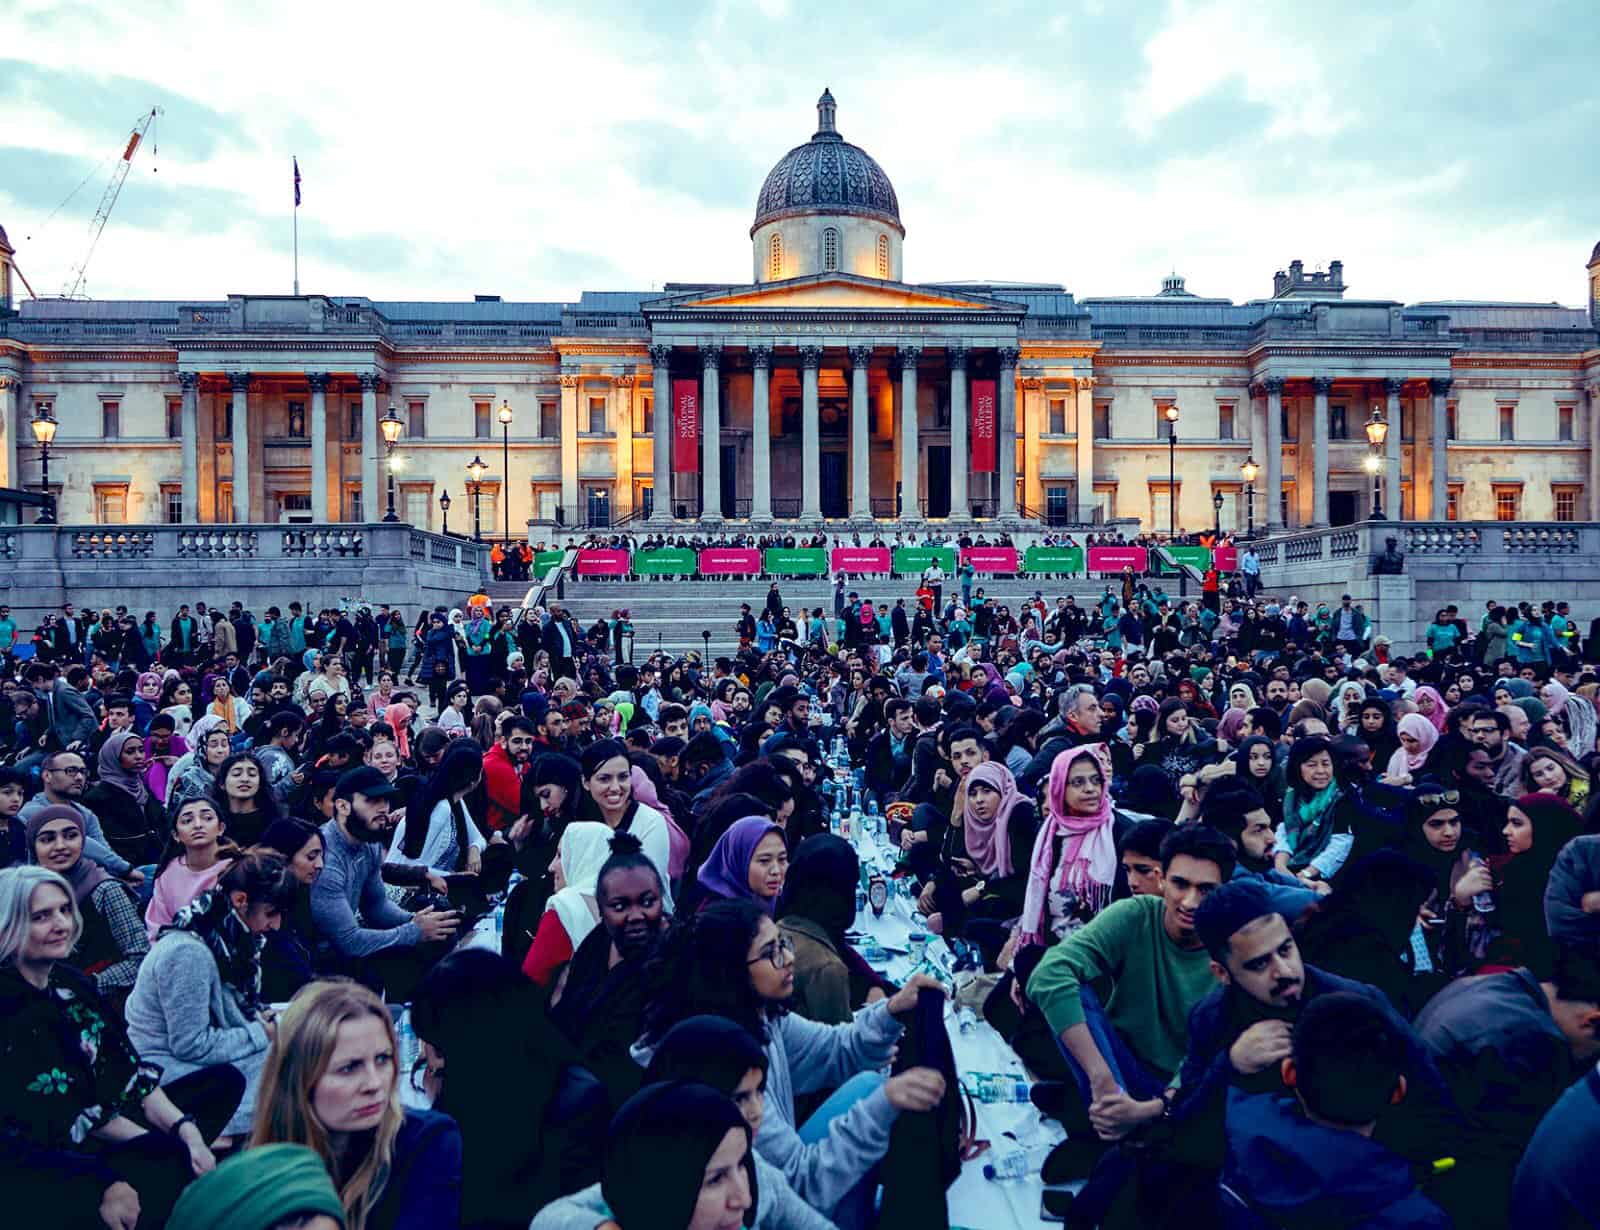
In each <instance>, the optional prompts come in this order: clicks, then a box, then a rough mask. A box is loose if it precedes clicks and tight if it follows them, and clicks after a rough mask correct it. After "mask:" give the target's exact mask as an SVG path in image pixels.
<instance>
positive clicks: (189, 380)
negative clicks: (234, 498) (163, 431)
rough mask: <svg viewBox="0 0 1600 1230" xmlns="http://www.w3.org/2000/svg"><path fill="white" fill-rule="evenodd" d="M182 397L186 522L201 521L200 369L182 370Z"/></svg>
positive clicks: (181, 468)
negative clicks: (193, 370)
mask: <svg viewBox="0 0 1600 1230" xmlns="http://www.w3.org/2000/svg"><path fill="white" fill-rule="evenodd" d="M178 390H179V395H180V398H181V401H180V404H179V408H178V426H179V435H180V436H181V437H182V443H181V445H180V450H179V451H180V457H179V475H180V481H181V482H182V483H183V523H184V524H185V525H199V524H200V373H199V372H187V371H181V372H179V373H178Z"/></svg>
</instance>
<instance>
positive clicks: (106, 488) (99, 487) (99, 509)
mask: <svg viewBox="0 0 1600 1230" xmlns="http://www.w3.org/2000/svg"><path fill="white" fill-rule="evenodd" d="M94 519H95V523H96V524H98V525H126V524H127V523H128V489H127V487H125V486H112V485H110V484H102V483H96V484H95V488H94Z"/></svg>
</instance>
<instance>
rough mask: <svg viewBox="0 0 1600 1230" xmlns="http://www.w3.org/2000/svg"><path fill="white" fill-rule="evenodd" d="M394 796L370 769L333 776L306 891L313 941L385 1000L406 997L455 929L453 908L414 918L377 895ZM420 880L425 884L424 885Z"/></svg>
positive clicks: (397, 793)
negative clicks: (318, 861)
mask: <svg viewBox="0 0 1600 1230" xmlns="http://www.w3.org/2000/svg"><path fill="white" fill-rule="evenodd" d="M399 797H402V792H401V790H400V789H399V787H398V786H396V785H395V784H394V783H392V782H390V781H389V779H388V778H386V777H384V775H383V774H382V773H380V772H379V771H378V770H377V769H374V768H372V767H371V766H370V765H363V766H361V767H360V768H356V769H351V770H349V771H348V772H346V773H345V774H343V775H342V776H341V777H340V778H339V782H338V785H337V786H335V787H334V793H333V809H334V810H333V819H332V820H329V821H328V822H327V823H326V824H324V825H323V826H322V841H323V846H324V855H323V859H324V862H323V866H322V874H321V875H320V876H318V877H317V879H316V882H315V883H314V884H313V885H312V886H311V917H312V920H313V922H314V923H315V924H316V928H317V933H318V935H319V936H320V938H321V939H322V940H323V941H324V942H326V943H328V944H330V945H332V947H333V949H334V951H335V952H336V953H338V955H339V956H340V957H341V958H343V959H344V960H345V961H346V962H348V963H349V964H351V965H352V966H354V967H356V968H358V969H361V970H363V971H364V972H365V973H366V974H367V975H368V976H369V979H370V980H374V981H378V982H380V983H381V985H382V986H383V988H384V989H385V990H386V991H387V992H388V995H389V998H390V999H392V1000H403V999H407V998H409V997H410V990H411V988H412V987H414V986H415V985H416V983H417V981H418V980H419V979H420V978H421V976H422V974H423V973H424V972H425V971H426V969H427V967H428V966H429V965H431V964H432V963H433V961H434V960H436V959H437V957H438V956H440V955H442V951H443V945H442V944H441V943H440V941H445V940H449V939H451V938H452V937H453V936H454V935H455V933H456V929H457V928H458V927H459V926H460V925H461V918H460V915H459V914H458V913H456V912H455V911H454V910H437V909H434V908H432V907H431V906H430V907H428V908H427V909H422V910H418V911H417V912H416V913H415V914H412V913H408V912H407V911H405V910H402V909H401V908H400V907H399V906H398V905H396V904H395V903H394V902H393V901H391V900H390V899H389V895H388V894H387V893H386V892H385V891H384V887H383V884H384V881H383V876H382V872H383V855H384V849H385V847H386V846H387V844H388V841H389V837H390V834H391V833H392V832H393V830H394V824H395V822H394V818H393V817H392V816H390V814H389V805H390V803H391V802H392V801H393V800H394V799H396V798H399ZM389 871H390V879H391V881H394V879H395V873H396V872H397V871H398V872H400V873H401V874H402V875H403V874H405V873H406V872H407V871H411V872H414V873H415V874H416V875H417V877H418V885H419V886H420V885H421V884H422V883H424V882H427V883H430V884H432V886H433V887H434V889H435V891H439V890H440V889H442V888H443V885H442V884H441V883H437V882H436V881H437V877H436V876H430V875H428V869H427V868H425V867H418V868H401V867H398V866H395V867H391V868H390V869H389ZM424 877H426V879H424Z"/></svg>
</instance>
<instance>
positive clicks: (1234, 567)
mask: <svg viewBox="0 0 1600 1230" xmlns="http://www.w3.org/2000/svg"><path fill="white" fill-rule="evenodd" d="M1211 563H1212V565H1213V566H1214V567H1215V568H1216V570H1217V571H1218V572H1238V571H1239V548H1238V547H1212V548H1211Z"/></svg>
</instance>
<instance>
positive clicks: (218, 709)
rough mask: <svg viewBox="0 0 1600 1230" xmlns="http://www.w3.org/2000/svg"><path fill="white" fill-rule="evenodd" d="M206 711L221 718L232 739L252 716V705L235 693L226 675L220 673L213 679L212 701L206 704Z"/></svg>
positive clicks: (223, 726)
mask: <svg viewBox="0 0 1600 1230" xmlns="http://www.w3.org/2000/svg"><path fill="white" fill-rule="evenodd" d="M206 712H207V713H208V714H210V715H211V716H212V717H215V718H220V719H221V721H222V728H223V729H224V730H226V731H227V732H228V737H229V738H230V739H231V738H232V737H233V736H234V735H237V734H238V733H240V731H242V730H243V729H244V724H245V720H246V719H247V718H248V717H249V716H250V705H249V702H248V701H245V700H242V699H240V698H239V697H237V696H235V695H234V694H233V688H232V687H231V686H230V685H229V683H228V680H227V678H226V677H225V676H223V675H218V676H216V677H215V678H214V679H212V681H211V703H210V704H208V705H207V706H206Z"/></svg>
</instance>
